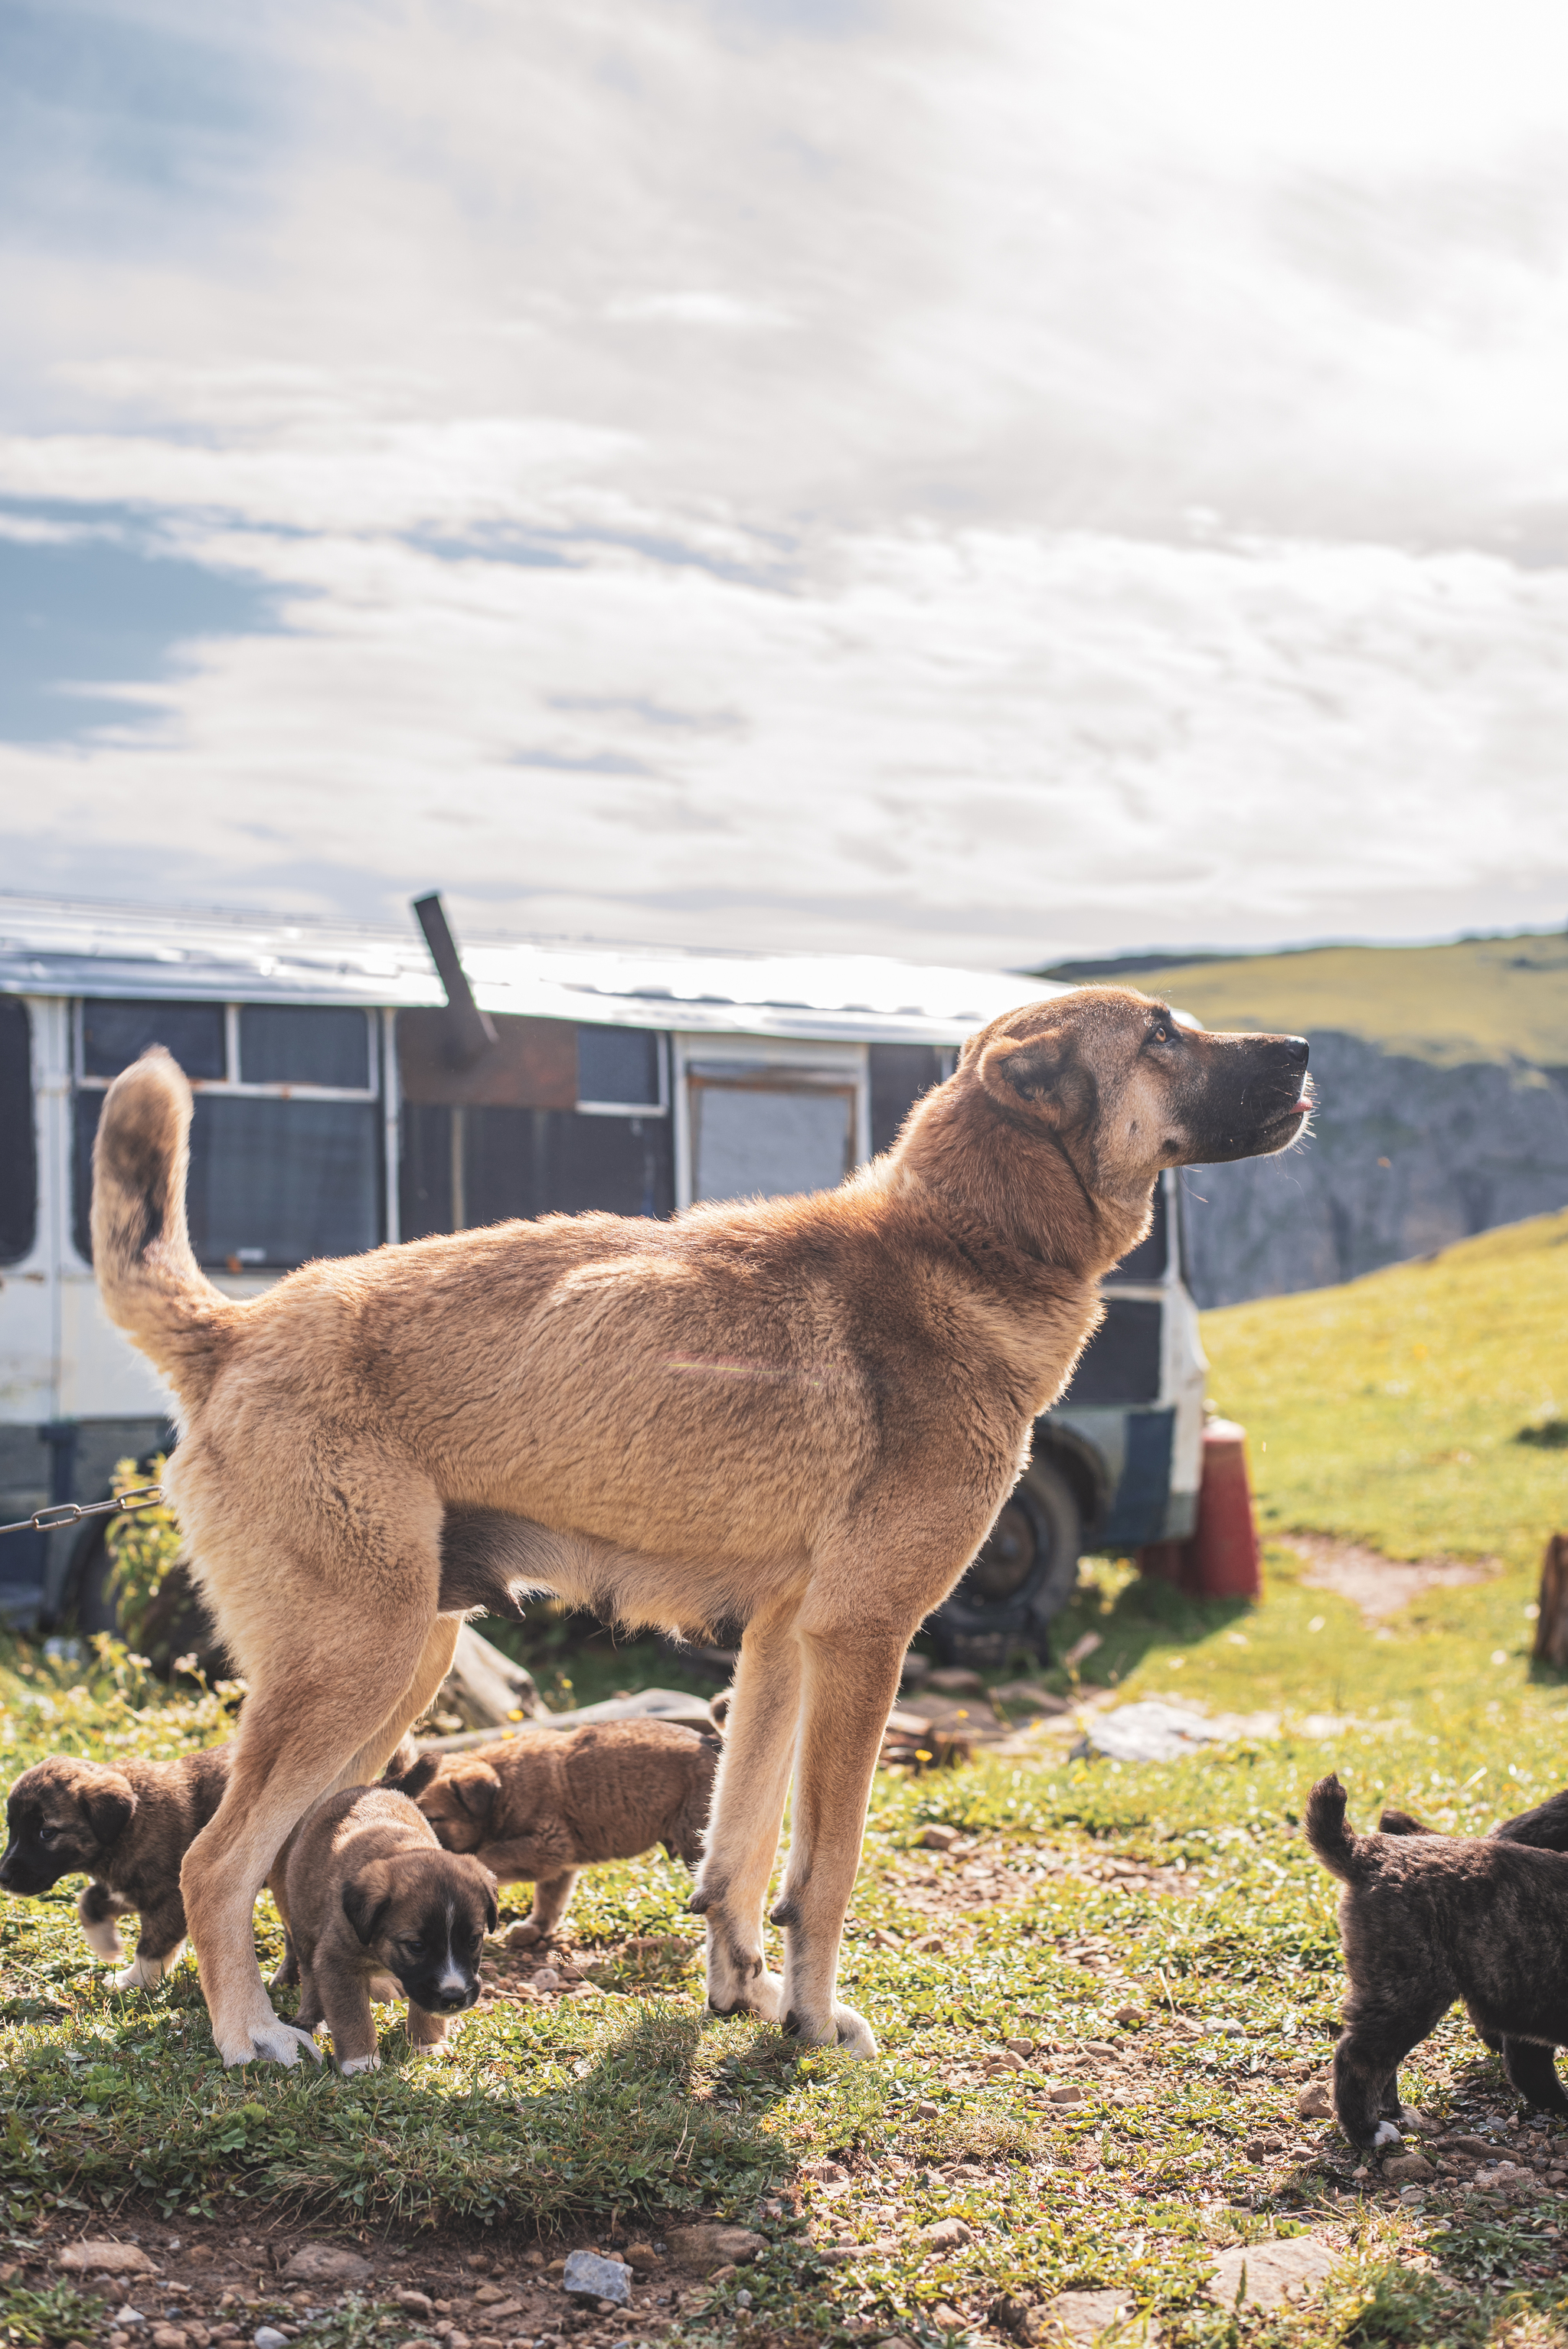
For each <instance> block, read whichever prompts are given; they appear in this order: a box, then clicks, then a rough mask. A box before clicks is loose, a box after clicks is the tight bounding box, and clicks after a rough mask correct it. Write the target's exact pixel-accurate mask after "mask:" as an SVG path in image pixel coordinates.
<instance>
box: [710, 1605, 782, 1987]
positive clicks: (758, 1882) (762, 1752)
mask: <svg viewBox="0 0 1568 2349" xmlns="http://www.w3.org/2000/svg"><path fill="white" fill-rule="evenodd" d="M794 1614H795V1602H794V1601H793V1600H791V1601H790V1602H789V1605H788V1606H787V1607H785V1608H780V1609H778V1610H776V1611H775V1612H774V1613H773V1614H771V1615H767V1616H761V1617H758V1619H756V1620H754V1621H753V1622H751V1623H749V1624H748V1626H747V1630H746V1636H745V1638H744V1639H743V1640H742V1641H741V1645H740V1661H739V1664H738V1667H737V1670H736V1675H735V1696H734V1700H733V1702H732V1703H731V1705H730V1710H729V1719H728V1723H727V1736H726V1740H725V1748H724V1755H723V1759H722V1760H721V1761H720V1763H719V1765H718V1775H717V1778H716V1779H715V1782H714V1789H713V1812H712V1816H711V1817H710V1819H709V1821H708V1829H707V1852H706V1855H705V1857H704V1859H703V1863H702V1867H701V1869H700V1870H699V1872H698V1876H697V1883H696V1891H695V1892H694V1893H693V1894H692V1897H691V1901H690V1907H691V1909H693V1911H694V1912H695V1914H696V1915H697V1916H699V1917H703V1918H706V1919H707V2002H708V2004H709V2006H710V2007H712V2009H713V2011H714V2013H716V2014H737V2013H752V2014H759V2015H761V2016H762V2017H763V2019H764V2021H765V2022H768V2023H777V2022H778V2020H779V2013H780V2011H781V2010H780V2006H779V1996H780V1992H781V1991H782V1988H783V1984H782V1983H781V1982H780V1981H779V1976H778V1975H777V1974H772V1973H769V1971H768V1969H767V1967H766V1966H765V1965H764V1963H763V1959H762V1904H763V1902H764V1900H765V1899H767V1897H768V1879H769V1876H770V1875H771V1874H772V1871H773V1860H774V1856H775V1854H776V1853H777V1851H778V1849H779V1827H780V1826H781V1825H782V1824H783V1818H784V1796H785V1795H786V1793H787V1791H788V1789H789V1761H790V1753H791V1749H792V1747H793V1745H794V1743H795V1730H796V1724H797V1723H798V1721H799V1712H800V1646H799V1640H797V1639H796V1637H795V1630H794Z"/></svg>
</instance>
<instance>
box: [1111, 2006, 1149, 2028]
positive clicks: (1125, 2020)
mask: <svg viewBox="0 0 1568 2349" xmlns="http://www.w3.org/2000/svg"><path fill="white" fill-rule="evenodd" d="M1116 2020H1117V2022H1118V2023H1120V2024H1121V2025H1122V2027H1123V2029H1124V2030H1127V2031H1131V2030H1134V2029H1135V2028H1136V2027H1137V2025H1138V2024H1139V2023H1147V2022H1148V2020H1149V2018H1148V2016H1147V2015H1146V2014H1145V2013H1144V2012H1143V2009H1142V2008H1141V2007H1140V2006H1119V2007H1118V2008H1117V2010H1116Z"/></svg>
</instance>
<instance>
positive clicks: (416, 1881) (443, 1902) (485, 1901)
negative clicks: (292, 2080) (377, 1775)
mask: <svg viewBox="0 0 1568 2349" xmlns="http://www.w3.org/2000/svg"><path fill="white" fill-rule="evenodd" d="M284 1889H285V1896H286V1905H287V1912H288V1920H289V1932H290V1936H291V1939H292V1940H293V1944H294V1954H295V1957H296V1958H297V1960H298V1963H299V1974H300V2007H299V2015H298V2024H299V2028H300V2029H301V2030H302V2031H313V2032H314V2031H317V2030H319V2029H320V2027H321V2026H322V2024H323V2023H325V2025H326V2027H327V2028H328V2030H330V2032H331V2033H332V2044H333V2052H334V2054H335V2056H336V2058H337V2064H338V2069H339V2070H340V2071H343V2072H370V2071H374V2070H375V2069H376V2068H377V2065H378V2064H379V2063H380V2060H381V2059H380V2057H379V2055H378V2054H377V2052H376V2022H375V2017H374V2016H373V2014H372V2013H371V2011H370V2001H371V1996H372V1991H373V1988H375V1987H376V1986H377V1983H378V1978H381V1977H385V1976H388V1975H389V1976H390V1977H391V1978H392V1980H393V1981H395V1982H396V1983H397V1986H398V1989H399V1990H400V1991H401V1992H402V1994H403V1996H404V1997H405V1998H407V2002H408V2037H409V2040H410V2041H411V2043H412V2044H413V2048H414V2052H415V2054H419V2055H433V2054H439V2053H440V2052H441V2049H442V2047H443V2045H444V2044H445V2041H446V2036H447V2019H448V2017H449V2015H453V2014H461V2013H464V2012H465V2011H466V2010H467V2009H468V2008H469V2007H470V2006H472V2004H473V2003H474V2001H475V2000H476V1999H477V1998H478V1996H479V1994H480V1980H479V1962H480V1951H481V1950H482V1949H483V1947H484V1937H485V1935H486V1933H487V1932H493V1931H494V1930H495V1927H496V1923H497V1918H498V1911H497V1909H496V1898H495V1895H496V1882H495V1878H494V1877H493V1876H492V1875H491V1874H490V1870H489V1868H481V1867H480V1863H479V1861H478V1860H477V1859H474V1858H471V1857H469V1855H467V1854H466V1853H461V1852H450V1851H443V1850H442V1849H441V1847H440V1845H439V1843H438V1841H437V1839H436V1831H435V1829H434V1828H433V1827H432V1826H431V1825H430V1823H429V1821H428V1819H427V1818H425V1817H424V1816H423V1815H422V1814H421V1813H420V1812H419V1811H418V1809H417V1808H416V1806H415V1805H414V1804H412V1803H411V1802H409V1800H408V1798H407V1795H399V1794H397V1793H395V1792H394V1791H393V1790H392V1789H391V1788H390V1787H387V1786H349V1787H346V1788H345V1789H344V1790H343V1792H342V1793H340V1794H336V1795H324V1796H323V1797H322V1799H321V1801H320V1802H319V1803H317V1804H316V1806H315V1808H314V1810H311V1811H308V1812H307V1813H306V1814H305V1816H304V1818H303V1819H302V1820H301V1822H300V1824H299V1826H298V1827H297V1828H296V1829H295V1831H294V1839H293V1841H292V1843H291V1844H290V1846H289V1849H288V1856H287V1862H286V1869H285V1878H284ZM379 1994H380V1992H379V1989H377V1995H379Z"/></svg>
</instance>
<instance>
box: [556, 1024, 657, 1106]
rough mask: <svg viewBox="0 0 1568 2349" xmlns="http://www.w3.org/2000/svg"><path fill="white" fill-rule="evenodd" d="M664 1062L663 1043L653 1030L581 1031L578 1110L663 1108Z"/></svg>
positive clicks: (597, 1029) (588, 1029)
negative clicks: (661, 1084)
mask: <svg viewBox="0 0 1568 2349" xmlns="http://www.w3.org/2000/svg"><path fill="white" fill-rule="evenodd" d="M661 1058H662V1053H661V1046H660V1040H659V1038H658V1036H657V1035H655V1033H654V1032H653V1030H650V1029H646V1028H586V1027H582V1028H579V1029H578V1030H577V1106H578V1108H579V1110H586V1111H588V1112H590V1113H592V1112H595V1111H598V1112H603V1111H606V1110H608V1111H612V1112H613V1111H615V1110H627V1109H653V1110H657V1109H659V1108H661V1107H662V1106H663V1101H664V1096H663V1092H662V1091H661V1088H660V1083H659V1078H660V1062H661Z"/></svg>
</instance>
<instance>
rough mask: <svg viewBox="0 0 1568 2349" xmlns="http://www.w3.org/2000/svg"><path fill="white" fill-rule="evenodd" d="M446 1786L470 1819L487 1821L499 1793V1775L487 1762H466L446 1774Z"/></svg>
mask: <svg viewBox="0 0 1568 2349" xmlns="http://www.w3.org/2000/svg"><path fill="white" fill-rule="evenodd" d="M447 1784H448V1785H449V1787H450V1788H451V1790H452V1792H453V1794H454V1795H456V1796H457V1798H458V1800H459V1803H460V1804H461V1805H462V1806H463V1808H464V1810H465V1811H467V1813H468V1815H469V1818H470V1819H481V1820H482V1819H488V1818H489V1816H490V1813H491V1812H492V1811H493V1810H494V1808H495V1806H496V1798H497V1797H498V1795H500V1772H499V1771H497V1770H494V1769H492V1768H491V1767H490V1764H489V1763H488V1762H466V1763H464V1764H463V1765H462V1767H461V1768H460V1769H459V1770H449V1772H448V1774H447Z"/></svg>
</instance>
